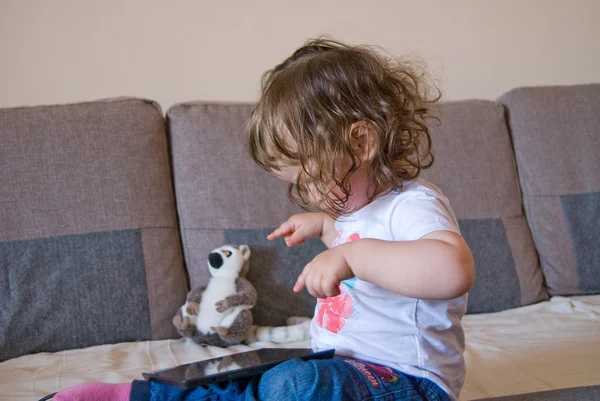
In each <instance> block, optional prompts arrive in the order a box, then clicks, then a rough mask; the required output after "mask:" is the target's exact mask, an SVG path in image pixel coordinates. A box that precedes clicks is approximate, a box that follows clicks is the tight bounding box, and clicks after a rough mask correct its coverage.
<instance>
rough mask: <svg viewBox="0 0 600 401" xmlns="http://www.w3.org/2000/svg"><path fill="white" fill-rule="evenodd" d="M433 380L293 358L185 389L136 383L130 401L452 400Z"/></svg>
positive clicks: (342, 361) (358, 364)
mask: <svg viewBox="0 0 600 401" xmlns="http://www.w3.org/2000/svg"><path fill="white" fill-rule="evenodd" d="M448 399H449V397H448V395H447V394H446V393H445V392H444V391H443V390H442V389H441V388H440V387H439V386H437V385H436V384H435V383H433V382H432V381H430V380H427V379H423V378H417V377H412V376H409V375H406V374H404V373H402V372H398V371H396V370H393V369H390V368H387V367H384V366H380V365H375V364H372V363H367V362H362V361H359V360H355V359H349V358H334V359H314V360H309V361H303V360H301V359H292V360H289V361H287V362H284V363H282V364H280V365H277V366H276V367H274V368H273V369H270V370H268V371H267V372H265V373H264V374H263V375H262V376H257V377H254V378H252V379H246V380H236V381H232V382H224V383H218V384H212V385H210V386H206V387H198V388H195V389H192V390H182V389H179V388H176V387H172V386H169V385H165V384H160V383H156V382H145V381H142V380H136V381H134V382H133V385H132V388H131V395H130V401H184V400H185V401H216V400H235V401H238V400H239V401H258V400H267V401H318V400H324V401H325V400H326V401H349V400H353V401H367V400H369V401H384V400H385V401H395V400H402V401H447V400H448Z"/></svg>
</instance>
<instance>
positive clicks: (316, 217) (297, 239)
mask: <svg viewBox="0 0 600 401" xmlns="http://www.w3.org/2000/svg"><path fill="white" fill-rule="evenodd" d="M324 218H325V216H324V215H323V214H322V213H301V214H295V215H293V216H292V217H290V218H289V219H288V220H287V221H286V222H285V223H283V224H282V225H280V226H279V228H277V229H276V230H275V231H273V232H272V233H271V234H269V235H267V239H269V240H271V241H272V240H274V239H277V238H280V237H283V239H284V240H285V243H286V245H287V246H289V247H292V246H295V245H299V244H301V243H303V242H304V240H306V239H308V238H313V237H320V236H321V235H322V233H323V223H324Z"/></svg>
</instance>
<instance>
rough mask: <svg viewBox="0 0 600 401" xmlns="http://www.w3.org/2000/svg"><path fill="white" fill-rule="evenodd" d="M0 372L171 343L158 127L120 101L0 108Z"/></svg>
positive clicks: (164, 167)
mask: <svg viewBox="0 0 600 401" xmlns="http://www.w3.org/2000/svg"><path fill="white" fill-rule="evenodd" d="M0 144H1V146H0V171H2V174H0V188H1V189H2V190H1V191H0V205H1V207H0V228H1V229H0V299H1V300H2V302H1V303H0V361H1V360H5V359H8V358H12V357H16V356H19V355H23V354H27V353H33V352H42V351H49V352H53V351H59V350H63V349H70V348H79V347H87V346H92V345H97V344H105V343H114V342H122V341H135V340H146V339H162V338H167V337H174V336H176V332H175V331H174V329H173V326H172V324H171V319H172V317H173V315H174V313H175V311H176V310H177V308H178V307H179V306H180V305H181V303H182V302H183V300H184V297H185V291H186V282H185V271H184V268H183V261H182V255H181V249H180V242H179V235H178V230H177V221H176V211H175V208H174V196H173V189H172V182H171V178H170V170H169V163H168V153H167V141H166V133H165V128H164V119H163V116H162V114H161V112H160V109H159V108H158V107H157V106H156V104H154V103H153V102H149V101H145V100H138V99H120V100H111V101H101V102H93V103H82V104H74V105H64V106H44V107H27V108H15V109H0Z"/></svg>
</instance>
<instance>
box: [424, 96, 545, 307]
mask: <svg viewBox="0 0 600 401" xmlns="http://www.w3.org/2000/svg"><path fill="white" fill-rule="evenodd" d="M432 112H433V114H434V115H436V116H437V117H438V118H439V120H440V123H439V124H434V125H433V127H432V134H431V135H432V143H433V151H434V155H435V162H434V165H433V167H432V168H431V169H429V170H425V172H424V173H423V178H425V179H428V180H430V181H431V182H433V183H434V184H435V185H437V186H438V187H440V189H441V190H442V191H443V192H444V194H445V195H446V196H447V197H448V199H449V200H450V203H451V205H452V207H453V209H454V212H455V213H456V217H457V218H458V220H459V224H460V226H461V230H462V234H463V237H464V238H465V240H466V241H467V243H468V244H469V246H470V247H471V249H472V251H473V254H474V257H475V262H476V281H475V285H474V287H473V289H472V290H471V294H470V297H469V303H468V311H469V312H471V313H472V312H494V311H499V310H503V309H506V308H512V307H517V306H521V305H527V304H531V303H534V302H537V301H541V300H543V299H545V298H546V297H547V294H546V291H545V289H544V279H543V275H542V272H541V269H540V266H539V261H538V257H537V254H536V251H535V247H534V245H533V240H532V238H531V234H530V232H529V228H528V227H527V224H526V222H525V218H524V216H523V210H522V202H521V197H520V194H519V187H518V183H517V172H516V169H515V162H514V155H513V151H512V146H511V142H510V135H509V133H508V129H507V126H506V120H505V119H504V109H503V107H502V106H500V105H498V104H496V103H493V102H490V101H483V100H469V101H460V102H447V103H442V104H441V105H439V106H438V107H437V108H436V109H433V110H432Z"/></svg>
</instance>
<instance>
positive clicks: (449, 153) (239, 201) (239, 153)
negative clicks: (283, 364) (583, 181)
mask: <svg viewBox="0 0 600 401" xmlns="http://www.w3.org/2000/svg"><path fill="white" fill-rule="evenodd" d="M251 110H252V106H251V105H243V104H241V105H233V104H202V103H187V104H181V105H177V106H175V107H174V108H172V109H171V110H170V111H169V112H168V113H167V114H168V119H169V127H170V134H171V141H172V148H173V153H174V156H173V159H174V161H173V163H174V176H175V188H176V194H177V203H178V209H179V213H180V223H181V229H182V236H183V240H184V247H185V253H186V260H187V267H188V269H189V270H190V274H191V282H192V285H199V284H202V283H205V282H206V280H208V271H207V268H206V256H207V254H208V252H209V251H210V249H212V248H214V247H216V246H219V245H221V244H222V243H224V242H240V241H241V242H244V241H245V242H249V244H250V245H251V246H252V247H253V251H254V255H255V257H254V258H253V259H251V260H252V264H251V269H250V276H249V278H250V280H251V281H253V282H254V283H255V285H257V287H258V292H259V304H258V305H257V307H256V309H255V312H256V314H257V317H258V319H257V320H258V321H259V322H260V324H266V323H269V324H281V323H283V320H282V319H283V318H284V317H285V315H286V314H287V315H289V314H300V315H306V316H312V313H313V310H312V307H313V305H314V300H312V299H310V298H309V297H308V296H307V294H306V293H305V292H304V293H303V294H302V295H300V296H299V295H296V294H293V293H292V292H291V291H290V289H291V286H292V285H293V283H294V281H295V278H296V276H297V274H298V273H299V272H300V271H301V269H302V268H303V266H304V263H305V262H308V261H309V260H310V258H312V257H313V256H314V255H315V253H316V252H318V251H319V250H321V249H324V248H323V246H322V245H321V244H319V242H318V241H316V242H310V243H309V246H308V247H306V246H304V247H299V248H293V249H292V250H289V249H287V248H285V247H283V246H281V247H279V245H277V244H278V243H277V242H276V243H271V244H269V243H267V241H266V240H265V239H264V234H265V233H266V232H267V230H266V229H268V228H273V227H276V226H277V225H278V224H280V223H281V222H282V221H284V220H285V219H287V218H288V217H289V216H290V215H291V214H293V213H296V212H297V211H298V209H297V208H295V207H294V206H292V205H291V203H290V202H289V201H288V200H287V195H286V191H285V184H284V183H281V182H279V181H278V180H276V179H274V178H273V177H270V176H269V174H267V173H265V172H263V171H261V170H260V169H258V168H257V167H256V166H254V165H253V163H252V161H251V160H250V158H249V156H247V155H246V152H245V149H244V140H243V131H244V126H245V124H246V121H247V119H248V117H249V116H250V112H251ZM437 114H439V116H440V119H441V122H442V123H441V126H439V127H437V128H435V130H434V133H433V136H434V139H433V140H434V149H435V152H436V157H437V161H436V164H435V167H433V169H432V170H429V171H428V172H427V174H425V178H428V179H431V180H432V181H433V182H434V183H435V184H436V185H438V186H440V187H441V188H442V190H443V191H444V192H445V193H446V195H448V196H449V198H450V201H451V203H452V205H453V207H454V208H455V212H456V214H457V217H458V218H459V223H460V226H461V230H462V232H463V235H464V236H465V238H466V240H467V242H468V243H469V245H470V246H471V248H472V249H473V253H474V255H475V260H476V263H477V281H476V284H475V287H474V288H473V290H472V292H471V294H470V300H469V311H470V312H487V311H497V310H502V309H507V308H513V307H517V306H520V305H525V304H529V303H533V302H536V301H539V300H542V299H544V298H545V297H546V293H545V291H544V289H543V278H542V274H541V270H540V269H539V263H538V259H537V255H536V253H535V249H534V247H533V242H532V240H531V236H530V233H529V229H528V228H527V225H526V223H525V220H524V217H523V213H522V205H521V198H520V196H519V190H518V186H517V178H516V171H515V168H514V161H513V154H512V150H511V144H510V137H509V134H508V131H507V128H506V122H505V120H504V111H503V108H502V107H501V106H500V105H498V104H495V103H492V102H487V101H467V102H455V103H446V104H443V105H441V106H440V109H439V110H438V113H437ZM498 166H502V167H503V168H498ZM232 194H235V195H233V196H232ZM273 295H276V297H273ZM270 310H273V311H277V312H276V313H275V314H274V315H272V314H271V313H270ZM275 315H276V316H275Z"/></svg>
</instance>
